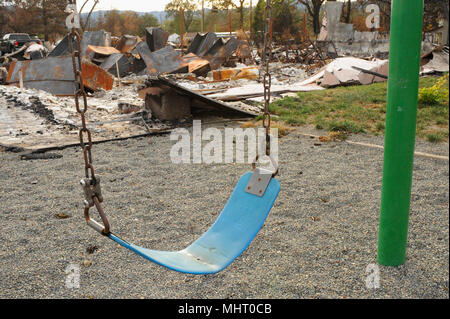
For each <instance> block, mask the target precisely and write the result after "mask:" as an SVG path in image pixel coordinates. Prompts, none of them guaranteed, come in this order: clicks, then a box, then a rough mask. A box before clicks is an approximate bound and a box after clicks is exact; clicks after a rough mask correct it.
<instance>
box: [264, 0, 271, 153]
mask: <svg viewBox="0 0 450 319" xmlns="http://www.w3.org/2000/svg"><path fill="white" fill-rule="evenodd" d="M264 20H265V26H264V29H265V30H264V31H265V34H264V50H263V59H262V62H263V67H264V78H263V84H264V113H263V117H262V122H263V127H264V128H265V130H266V155H268V156H269V155H270V126H271V116H270V99H271V86H272V75H271V74H270V68H269V66H270V60H271V58H272V35H271V26H272V3H271V0H266V7H265V8H264Z"/></svg>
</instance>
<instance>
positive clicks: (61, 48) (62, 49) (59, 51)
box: [48, 35, 77, 57]
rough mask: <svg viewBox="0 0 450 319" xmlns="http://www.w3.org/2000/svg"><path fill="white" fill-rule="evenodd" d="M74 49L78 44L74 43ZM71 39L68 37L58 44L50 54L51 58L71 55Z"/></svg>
mask: <svg viewBox="0 0 450 319" xmlns="http://www.w3.org/2000/svg"><path fill="white" fill-rule="evenodd" d="M73 47H74V48H76V47H77V44H76V42H75V41H73ZM69 54H70V52H69V38H68V37H67V35H66V36H65V37H64V38H63V39H62V40H61V41H60V42H59V43H58V45H57V46H56V47H55V48H54V49H53V50H52V52H50V53H49V55H48V56H49V57H56V56H63V55H69Z"/></svg>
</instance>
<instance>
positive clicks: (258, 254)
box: [0, 129, 449, 298]
mask: <svg viewBox="0 0 450 319" xmlns="http://www.w3.org/2000/svg"><path fill="white" fill-rule="evenodd" d="M302 130H303V132H304V131H305V130H304V129H302ZM310 132H313V133H315V134H318V135H320V132H317V131H310ZM352 139H353V140H360V141H365V142H367V141H369V142H372V143H382V138H381V137H372V138H371V137H368V136H355V137H352ZM314 143H317V140H314V139H310V138H308V137H305V136H301V135H299V134H298V133H297V132H293V133H291V134H290V135H288V136H287V137H285V138H283V139H282V140H281V144H280V162H281V168H282V170H281V176H280V177H279V179H280V182H281V187H282V190H281V193H280V195H279V197H278V200H277V202H276V204H275V206H274V208H273V210H272V212H271V214H270V215H269V218H268V220H267V222H266V224H265V225H264V227H263V228H262V230H261V232H260V233H259V235H258V236H257V237H256V239H255V240H254V242H253V243H252V244H251V245H250V247H249V249H247V250H246V251H245V252H244V253H243V254H242V256H241V257H239V258H238V259H237V260H236V261H235V262H234V263H233V264H232V265H231V266H230V267H228V268H227V269H226V270H225V271H223V272H221V273H219V274H216V275H208V276H194V275H184V274H180V273H177V272H173V271H169V270H167V269H165V268H163V267H160V266H158V265H155V264H153V263H150V262H148V261H146V260H144V259H143V258H140V257H138V256H136V255H134V254H132V253H130V252H129V251H127V250H126V249H124V248H119V247H118V246H117V244H115V243H114V242H112V241H110V240H108V239H106V238H103V237H101V236H99V235H98V234H97V233H95V232H94V231H93V230H91V229H89V228H88V227H87V226H85V223H84V219H83V214H82V204H81V202H82V199H83V198H82V195H81V188H80V186H79V180H80V178H81V177H83V162H82V155H81V151H80V150H79V149H78V148H69V149H65V150H63V151H57V152H56V153H58V154H61V155H63V158H60V159H50V160H33V161H23V160H20V159H19V156H18V154H13V153H0V175H1V177H2V186H1V187H0V202H1V207H0V228H1V230H2V231H1V232H0V241H1V243H2V246H1V247H2V248H1V250H0V298H74V297H76V298H91V297H92V298H449V292H448V278H449V215H448V210H449V181H448V178H449V164H448V162H446V161H442V160H433V159H428V158H421V157H416V158H415V164H414V177H413V188H412V207H411V217H410V229H409V243H408V252H407V261H406V263H405V265H403V266H401V267H398V268H392V267H380V284H381V287H380V288H379V289H367V288H366V285H365V278H366V267H367V265H369V264H372V263H376V250H377V231H378V217H379V202H380V194H381V173H382V156H383V153H382V151H381V150H379V149H372V148H367V147H362V146H357V145H349V144H346V143H334V142H333V143H323V144H322V145H321V146H314ZM172 145H173V142H171V141H170V140H169V137H168V136H160V137H149V138H141V139H134V140H126V141H118V142H111V143H106V144H101V145H97V146H95V148H94V160H95V163H96V165H95V167H96V169H97V173H98V174H99V175H101V176H102V184H103V193H104V197H105V201H106V202H105V205H104V207H105V210H106V211H107V212H108V213H109V215H110V221H111V223H112V227H113V230H114V231H115V232H116V233H118V234H120V235H123V236H124V237H125V238H126V239H128V240H130V241H132V242H134V243H136V244H139V245H142V246H145V247H151V248H154V249H163V250H177V249H182V248H184V247H185V246H187V245H188V244H189V243H191V242H192V241H194V240H195V239H196V238H197V237H198V236H199V235H201V234H202V233H203V232H204V231H206V230H207V229H208V228H209V226H210V225H211V224H212V223H213V222H214V220H215V219H216V218H217V216H218V214H219V213H220V211H221V209H222V208H223V206H224V204H225V203H226V201H227V199H228V197H229V195H230V193H231V191H232V190H233V188H234V185H235V183H236V182H237V180H238V178H239V176H240V175H241V174H243V173H244V172H246V171H247V170H248V169H249V167H248V166H247V165H232V164H228V165H175V164H172V163H171V162H170V158H169V152H170V148H171V146H172ZM418 149H419V150H421V151H428V152H432V153H434V154H448V143H447V144H437V145H433V144H430V143H426V142H423V141H418ZM60 213H64V214H67V215H69V218H66V219H58V218H56V217H55V215H56V214H60ZM93 246H97V247H98V249H97V250H95V249H94V250H95V252H93V253H91V254H90V253H88V252H86V249H87V248H89V247H91V248H92V247H93ZM86 261H89V262H90V263H91V264H90V265H89V263H86V265H84V264H85V262H86ZM69 264H76V265H80V267H81V286H80V288H79V289H68V288H66V286H65V280H66V274H65V270H66V267H67V266H68V265H69ZM86 266H88V267H86Z"/></svg>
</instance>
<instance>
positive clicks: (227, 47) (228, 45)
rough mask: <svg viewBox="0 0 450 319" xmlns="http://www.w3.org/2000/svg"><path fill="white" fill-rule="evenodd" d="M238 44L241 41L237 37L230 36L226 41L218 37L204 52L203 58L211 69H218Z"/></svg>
mask: <svg viewBox="0 0 450 319" xmlns="http://www.w3.org/2000/svg"><path fill="white" fill-rule="evenodd" d="M240 44H241V41H240V40H238V39H237V38H230V39H228V41H226V42H224V40H223V39H218V40H217V41H216V42H215V43H214V45H213V46H212V47H211V48H210V49H209V50H208V52H206V54H205V55H204V58H205V59H207V60H209V62H210V63H211V69H213V70H215V69H218V68H219V67H220V66H221V65H222V64H223V63H225V62H226V61H227V60H228V59H229V58H230V57H231V56H232V55H233V53H234V52H235V51H236V50H237V48H238V47H239V45H240Z"/></svg>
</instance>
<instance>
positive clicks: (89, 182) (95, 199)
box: [67, 1, 110, 235]
mask: <svg viewBox="0 0 450 319" xmlns="http://www.w3.org/2000/svg"><path fill="white" fill-rule="evenodd" d="M74 2H75V1H69V4H73V3H74ZM67 39H68V43H69V52H70V53H71V56H72V66H73V72H74V75H75V80H74V85H75V94H74V97H75V107H76V110H77V113H78V114H80V117H81V128H80V130H79V138H80V146H81V148H82V150H83V158H84V171H85V177H86V178H85V179H82V180H81V185H82V187H83V191H84V195H85V200H84V216H85V219H86V222H87V223H88V225H89V226H91V227H92V228H94V229H95V230H97V231H99V232H100V233H102V234H103V235H107V234H109V233H110V231H109V228H110V227H109V222H108V219H107V218H106V215H105V213H104V212H103V209H102V206H101V204H100V203H102V202H103V197H102V194H101V188H100V179H99V178H98V177H96V176H95V170H94V165H93V160H92V145H93V143H92V134H91V131H90V130H89V129H88V128H87V124H86V112H87V109H88V103H87V94H86V90H85V87H84V83H83V72H82V58H81V52H80V50H81V36H80V33H78V31H77V29H76V28H75V27H72V28H71V31H70V32H69V34H68V36H67ZM74 43H75V45H76V49H75V48H74ZM80 98H81V99H82V101H83V105H82V107H81V106H80ZM94 206H95V207H96V208H97V211H98V212H99V215H100V217H101V219H102V222H103V226H102V225H100V224H99V223H97V222H95V221H94V220H91V219H90V216H89V210H90V208H92V207H94Z"/></svg>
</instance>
